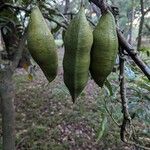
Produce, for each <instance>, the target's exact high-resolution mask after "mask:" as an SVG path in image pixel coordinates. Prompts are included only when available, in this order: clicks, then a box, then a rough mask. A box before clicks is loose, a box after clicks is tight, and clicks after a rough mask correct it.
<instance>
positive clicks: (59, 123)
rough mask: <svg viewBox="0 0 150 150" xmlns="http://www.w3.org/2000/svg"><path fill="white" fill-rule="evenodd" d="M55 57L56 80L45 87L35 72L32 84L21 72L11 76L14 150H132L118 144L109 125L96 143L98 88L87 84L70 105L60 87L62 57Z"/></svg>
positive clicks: (115, 133)
mask: <svg viewBox="0 0 150 150" xmlns="http://www.w3.org/2000/svg"><path fill="white" fill-rule="evenodd" d="M59 56H60V58H59V71H58V76H57V77H56V79H55V80H54V81H53V82H51V83H49V84H48V81H47V80H46V78H45V76H44V75H43V73H42V71H41V70H40V69H39V68H37V69H36V75H35V76H34V79H33V80H32V81H30V80H29V79H28V77H27V76H28V75H27V73H26V72H25V71H24V70H23V69H18V70H17V71H16V73H15V75H14V83H15V87H16V99H15V110H16V147H17V150H133V148H132V147H130V146H127V145H125V144H124V143H122V142H121V141H120V139H119V129H118V128H117V127H116V125H115V124H113V123H111V125H109V126H107V128H106V129H105V130H107V132H105V131H104V133H103V136H102V138H99V139H98V136H99V135H100V134H101V133H100V130H101V128H102V127H101V121H102V118H101V112H100V109H99V108H100V107H101V106H100V102H99V100H100V99H99V93H100V92H99V88H98V86H97V85H96V84H95V83H94V82H93V81H92V80H89V82H88V86H87V87H86V88H85V90H84V91H83V93H82V94H81V96H80V97H79V98H78V99H77V101H76V103H75V104H73V103H72V100H71V97H70V95H69V93H68V90H67V88H66V87H65V85H64V83H63V69H62V57H63V54H62V53H60V55H59ZM109 122H110V121H109Z"/></svg>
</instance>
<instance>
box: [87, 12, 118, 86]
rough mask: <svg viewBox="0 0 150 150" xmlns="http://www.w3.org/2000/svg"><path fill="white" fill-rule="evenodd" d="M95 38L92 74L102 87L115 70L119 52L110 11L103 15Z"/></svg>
mask: <svg viewBox="0 0 150 150" xmlns="http://www.w3.org/2000/svg"><path fill="white" fill-rule="evenodd" d="M93 36H94V42H93V46H92V50H91V64H90V72H91V76H92V78H93V79H94V81H95V82H96V83H97V84H98V85H99V86H100V87H102V86H103V84H104V82H105V80H106V78H107V76H108V75H109V74H110V73H111V71H112V69H113V66H114V63H115V60H116V56H117V51H118V38H117V33H116V24H115V19H114V17H113V15H112V13H111V12H110V11H108V12H107V13H105V14H103V15H102V17H101V18H100V21H99V23H98V25H97V26H96V28H95V30H94V32H93Z"/></svg>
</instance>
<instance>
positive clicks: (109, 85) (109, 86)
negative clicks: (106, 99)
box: [105, 80, 113, 96]
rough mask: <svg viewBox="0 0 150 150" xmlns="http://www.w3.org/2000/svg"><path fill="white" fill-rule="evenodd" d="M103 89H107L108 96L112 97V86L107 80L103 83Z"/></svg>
mask: <svg viewBox="0 0 150 150" xmlns="http://www.w3.org/2000/svg"><path fill="white" fill-rule="evenodd" d="M105 87H107V89H108V90H109V94H110V96H112V95H113V89H112V86H111V84H110V82H109V81H108V80H106V81H105Z"/></svg>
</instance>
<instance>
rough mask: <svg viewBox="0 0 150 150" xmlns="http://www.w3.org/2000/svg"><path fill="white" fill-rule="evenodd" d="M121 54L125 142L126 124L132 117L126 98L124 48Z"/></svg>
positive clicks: (121, 94) (122, 136)
mask: <svg viewBox="0 0 150 150" xmlns="http://www.w3.org/2000/svg"><path fill="white" fill-rule="evenodd" d="M119 54H120V62H119V63H120V96H121V101H122V113H123V122H122V125H121V132H120V136H121V140H122V141H123V142H126V141H127V140H126V138H125V133H126V126H127V125H128V124H130V122H131V117H130V114H129V112H128V103H127V98H126V86H125V75H124V73H125V58H124V54H123V53H122V49H120V51H119Z"/></svg>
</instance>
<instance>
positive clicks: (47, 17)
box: [43, 14, 67, 29]
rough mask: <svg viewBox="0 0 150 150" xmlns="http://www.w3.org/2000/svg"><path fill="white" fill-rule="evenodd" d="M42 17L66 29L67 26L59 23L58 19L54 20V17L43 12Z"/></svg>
mask: <svg viewBox="0 0 150 150" xmlns="http://www.w3.org/2000/svg"><path fill="white" fill-rule="evenodd" d="M43 16H44V18H46V19H48V20H50V21H53V22H55V23H56V24H57V25H58V26H60V27H63V28H64V29H67V26H66V25H65V24H62V23H60V22H59V21H57V20H55V19H54V18H52V17H50V16H48V15H47V14H43Z"/></svg>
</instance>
